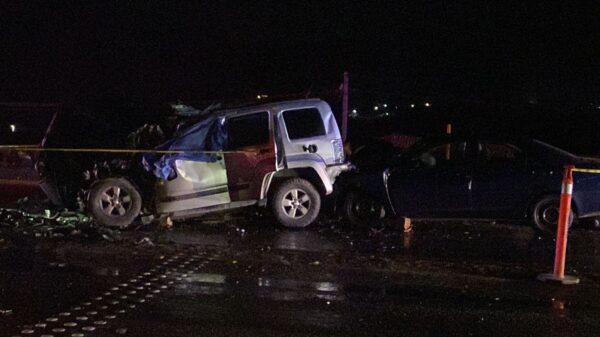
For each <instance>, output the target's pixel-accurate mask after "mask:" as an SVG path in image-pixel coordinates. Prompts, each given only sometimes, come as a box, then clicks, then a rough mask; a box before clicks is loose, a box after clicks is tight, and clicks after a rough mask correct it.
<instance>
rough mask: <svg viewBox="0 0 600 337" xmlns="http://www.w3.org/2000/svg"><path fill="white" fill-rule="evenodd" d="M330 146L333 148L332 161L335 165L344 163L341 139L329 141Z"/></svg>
mask: <svg viewBox="0 0 600 337" xmlns="http://www.w3.org/2000/svg"><path fill="white" fill-rule="evenodd" d="M331 145H332V146H333V157H334V158H333V159H334V161H335V162H336V163H339V164H341V163H343V162H344V159H345V158H344V143H343V142H342V140H341V139H336V140H332V141H331Z"/></svg>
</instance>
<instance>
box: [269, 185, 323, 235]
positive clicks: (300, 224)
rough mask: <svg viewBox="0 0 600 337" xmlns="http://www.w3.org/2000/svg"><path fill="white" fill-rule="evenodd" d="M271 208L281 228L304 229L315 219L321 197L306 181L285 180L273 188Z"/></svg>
mask: <svg viewBox="0 0 600 337" xmlns="http://www.w3.org/2000/svg"><path fill="white" fill-rule="evenodd" d="M294 191H296V192H295V193H294ZM294 195H295V197H294ZM271 208H272V211H273V214H274V215H275V218H276V219H277V221H279V223H280V224H282V225H283V226H285V227H289V228H304V227H306V226H308V225H310V224H312V223H313V222H314V221H315V220H316V219H317V216H318V215H319V211H320V209H321V195H320V194H319V192H318V191H317V189H316V188H315V187H314V186H313V185H312V184H311V183H310V182H309V181H308V180H304V179H300V178H294V179H290V180H286V181H284V182H282V183H281V184H280V185H278V186H277V187H276V188H275V191H274V193H273V202H271ZM303 212H305V213H303Z"/></svg>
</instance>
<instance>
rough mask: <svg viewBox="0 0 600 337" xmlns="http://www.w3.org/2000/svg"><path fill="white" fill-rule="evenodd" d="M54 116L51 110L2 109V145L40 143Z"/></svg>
mask: <svg viewBox="0 0 600 337" xmlns="http://www.w3.org/2000/svg"><path fill="white" fill-rule="evenodd" d="M53 116H54V112H50V111H6V110H4V111H3V110H0V145H33V144H39V143H40V142H41V141H42V139H43V138H44V136H45V135H46V132H47V130H48V126H49V124H50V122H51V121H52V117H53Z"/></svg>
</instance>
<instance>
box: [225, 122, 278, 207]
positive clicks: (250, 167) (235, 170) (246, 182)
mask: <svg viewBox="0 0 600 337" xmlns="http://www.w3.org/2000/svg"><path fill="white" fill-rule="evenodd" d="M226 123H227V138H228V142H227V143H228V144H227V150H229V151H239V152H232V153H225V155H224V157H225V166H226V167H227V182H228V189H229V197H230V199H231V201H232V202H234V201H244V200H258V199H259V198H260V189H261V186H262V182H263V178H264V176H265V175H266V174H267V173H269V172H272V171H275V145H274V143H273V132H272V129H273V126H272V124H273V123H272V118H271V114H270V112H268V111H260V112H251V113H247V114H243V115H235V116H232V117H229V118H228V119H227V122H226Z"/></svg>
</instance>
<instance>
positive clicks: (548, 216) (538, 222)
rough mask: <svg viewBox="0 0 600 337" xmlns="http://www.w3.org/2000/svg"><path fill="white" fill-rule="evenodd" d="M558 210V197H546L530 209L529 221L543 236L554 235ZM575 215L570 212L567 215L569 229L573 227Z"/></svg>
mask: <svg viewBox="0 0 600 337" xmlns="http://www.w3.org/2000/svg"><path fill="white" fill-rule="evenodd" d="M559 208H560V196H558V195H547V196H544V197H542V198H540V199H538V200H537V201H536V202H535V203H534V204H533V206H532V207H531V214H530V217H531V220H532V222H533V226H534V228H535V229H537V230H538V231H540V232H542V233H545V234H553V235H554V234H556V227H557V225H558V211H559ZM574 218H575V214H574V212H573V210H571V214H570V215H569V228H571V226H572V225H573V219H574Z"/></svg>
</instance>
